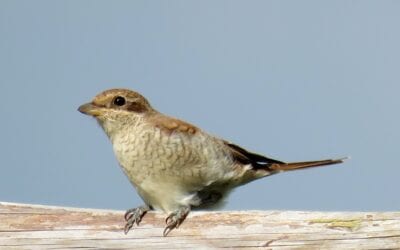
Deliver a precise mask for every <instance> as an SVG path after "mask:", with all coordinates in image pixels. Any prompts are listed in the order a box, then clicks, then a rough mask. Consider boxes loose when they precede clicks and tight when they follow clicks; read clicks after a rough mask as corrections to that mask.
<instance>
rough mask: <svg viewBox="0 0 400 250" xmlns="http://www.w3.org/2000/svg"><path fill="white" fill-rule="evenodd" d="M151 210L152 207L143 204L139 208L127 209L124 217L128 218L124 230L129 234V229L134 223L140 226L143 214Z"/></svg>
mask: <svg viewBox="0 0 400 250" xmlns="http://www.w3.org/2000/svg"><path fill="white" fill-rule="evenodd" d="M149 210H150V207H149V206H147V205H143V206H140V207H137V208H131V209H129V210H128V211H126V213H125V215H124V218H125V220H126V224H125V229H124V232H125V234H127V233H128V232H129V230H130V229H131V228H132V227H133V225H134V224H136V225H137V226H139V223H140V221H141V220H142V218H143V216H144V215H145V214H146V213H147V211H149Z"/></svg>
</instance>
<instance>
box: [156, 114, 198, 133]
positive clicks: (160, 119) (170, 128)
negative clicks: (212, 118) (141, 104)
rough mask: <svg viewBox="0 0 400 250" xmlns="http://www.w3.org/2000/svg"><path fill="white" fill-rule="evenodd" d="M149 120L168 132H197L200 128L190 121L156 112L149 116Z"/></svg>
mask: <svg viewBox="0 0 400 250" xmlns="http://www.w3.org/2000/svg"><path fill="white" fill-rule="evenodd" d="M149 121H150V122H152V123H153V124H154V125H155V126H156V127H159V128H160V129H162V130H163V131H164V132H166V133H168V134H170V133H172V132H174V131H178V132H182V133H188V134H195V133H196V132H197V131H198V130H199V129H198V128H196V127H195V126H193V125H192V124H190V123H187V122H184V121H182V120H179V119H176V118H173V117H169V116H166V115H163V114H160V113H157V114H154V115H152V116H151V117H149Z"/></svg>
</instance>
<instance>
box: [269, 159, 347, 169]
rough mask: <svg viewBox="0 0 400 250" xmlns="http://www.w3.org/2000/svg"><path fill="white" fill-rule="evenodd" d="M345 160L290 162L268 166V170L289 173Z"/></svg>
mask: <svg viewBox="0 0 400 250" xmlns="http://www.w3.org/2000/svg"><path fill="white" fill-rule="evenodd" d="M345 159H347V158H341V159H328V160H320V161H304V162H290V163H273V164H271V165H270V166H268V169H270V170H273V171H277V172H280V171H291V170H297V169H303V168H312V167H319V166H326V165H332V164H338V163H342V162H343V161H344V160H345Z"/></svg>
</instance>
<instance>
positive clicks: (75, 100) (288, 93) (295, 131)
mask: <svg viewBox="0 0 400 250" xmlns="http://www.w3.org/2000/svg"><path fill="white" fill-rule="evenodd" d="M399 13H400V2H399V1H14V0H12V1H6V0H1V1H0V55H1V56H0V93H1V105H0V114H1V118H0V119H1V123H0V135H1V140H0V154H1V173H0V201H10V202H24V203H39V204H52V205H65V206H78V207H94V208H112V209H127V208H130V207H134V206H137V205H140V204H141V200H140V198H139V197H138V196H137V195H136V193H135V191H134V189H133V188H132V187H131V185H130V183H129V182H128V180H127V178H126V177H125V176H124V175H123V173H122V171H121V170H120V169H119V167H118V164H117V161H116V159H115V157H114V154H113V152H112V148H111V144H110V143H109V141H108V139H107V137H106V136H105V135H104V134H103V132H102V131H101V129H100V127H99V126H98V125H97V124H96V122H95V121H94V119H91V118H89V117H86V116H83V115H82V114H80V113H78V112H77V111H76V109H77V107H78V106H79V105H80V104H82V103H84V102H87V101H89V100H90V99H91V98H92V97H93V96H94V95H95V94H97V93H98V92H100V91H102V90H105V89H108V88H113V87H126V88H131V89H134V90H137V91H139V92H141V93H142V94H144V95H145V96H146V97H147V98H148V99H149V100H150V101H151V103H152V104H153V106H154V107H156V108H157V109H159V110H161V111H162V112H164V113H167V114H170V115H173V116H177V117H179V118H181V119H184V120H187V121H189V122H192V123H194V124H196V125H198V126H200V127H201V128H203V129H205V130H206V131H209V132H210V133H212V134H216V135H219V136H221V137H224V138H226V139H228V140H231V141H233V142H235V143H237V144H239V145H241V146H243V147H245V148H248V149H249V150H252V151H255V152H259V153H263V154H267V155H268V156H271V157H275V158H277V159H281V160H286V161H296V160H313V159H320V158H326V157H342V156H351V160H349V161H347V162H346V163H345V164H342V165H336V166H332V167H327V168H320V169H313V170H304V171H299V172H291V173H284V174H280V175H275V176H273V177H269V178H265V179H262V180H259V181H255V182H253V183H251V184H249V185H246V186H243V187H241V188H239V189H237V190H236V192H234V193H233V194H232V195H231V197H230V202H229V203H228V205H227V206H226V207H225V209H229V210H235V209H307V210H363V211H364V210H396V209H399V207H400V198H399V196H398V192H399V190H400V182H399V176H400V165H399V157H400V150H399V141H400V137H399V135H400V133H399V128H400V118H399V107H400V99H399V93H400V77H399V74H400V67H399V66H400V49H399V48H400V47H399V44H400V35H399V33H400V29H399V25H400V15H399Z"/></svg>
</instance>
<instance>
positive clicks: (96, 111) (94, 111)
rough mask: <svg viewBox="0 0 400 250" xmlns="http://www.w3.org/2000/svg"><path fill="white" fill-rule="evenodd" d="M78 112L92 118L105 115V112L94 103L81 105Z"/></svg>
mask: <svg viewBox="0 0 400 250" xmlns="http://www.w3.org/2000/svg"><path fill="white" fill-rule="evenodd" d="M78 111H79V112H81V113H83V114H85V115H91V116H94V117H96V116H99V115H101V114H103V111H102V109H101V108H100V107H98V106H96V105H93V103H90V102H89V103H85V104H83V105H81V106H80V107H79V108H78Z"/></svg>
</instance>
